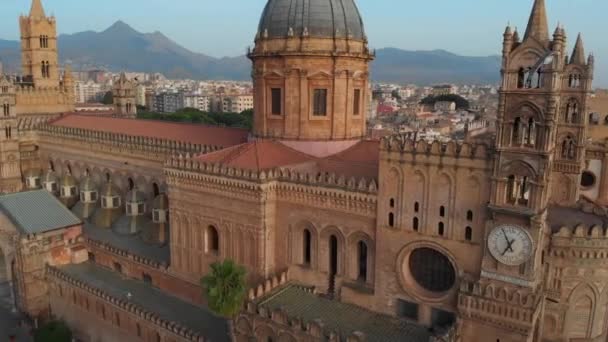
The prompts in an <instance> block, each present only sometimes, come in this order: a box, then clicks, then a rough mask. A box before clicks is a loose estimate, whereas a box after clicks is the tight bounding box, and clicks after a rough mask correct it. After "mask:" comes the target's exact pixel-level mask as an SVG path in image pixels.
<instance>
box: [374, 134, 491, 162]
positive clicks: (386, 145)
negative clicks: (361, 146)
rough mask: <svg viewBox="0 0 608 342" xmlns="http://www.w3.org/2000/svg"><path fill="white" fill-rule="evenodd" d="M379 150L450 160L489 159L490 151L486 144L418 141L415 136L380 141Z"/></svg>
mask: <svg viewBox="0 0 608 342" xmlns="http://www.w3.org/2000/svg"><path fill="white" fill-rule="evenodd" d="M380 150H381V151H385V152H399V153H411V154H421V155H427V156H440V157H451V158H470V159H484V160H487V159H490V158H491V152H492V151H491V149H490V148H489V147H488V146H487V145H486V144H473V143H468V142H455V141H450V142H447V143H443V142H439V141H433V142H430V143H429V142H426V141H425V140H418V139H417V137H416V135H415V134H398V135H393V136H389V137H385V138H383V139H382V143H381V144H380Z"/></svg>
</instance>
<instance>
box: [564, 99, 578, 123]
mask: <svg viewBox="0 0 608 342" xmlns="http://www.w3.org/2000/svg"><path fill="white" fill-rule="evenodd" d="M578 109H579V108H578V102H577V101H576V100H574V99H571V100H570V101H568V104H567V105H566V112H565V113H564V122H565V123H572V124H576V123H578V122H579V117H580V115H579V110H578Z"/></svg>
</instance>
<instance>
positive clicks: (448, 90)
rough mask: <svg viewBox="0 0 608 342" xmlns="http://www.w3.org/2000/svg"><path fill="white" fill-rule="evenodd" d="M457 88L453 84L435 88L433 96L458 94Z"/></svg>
mask: <svg viewBox="0 0 608 342" xmlns="http://www.w3.org/2000/svg"><path fill="white" fill-rule="evenodd" d="M456 90H457V89H456V87H455V86H453V85H451V84H442V85H437V86H434V87H433V93H432V94H433V96H441V95H450V94H455V93H456Z"/></svg>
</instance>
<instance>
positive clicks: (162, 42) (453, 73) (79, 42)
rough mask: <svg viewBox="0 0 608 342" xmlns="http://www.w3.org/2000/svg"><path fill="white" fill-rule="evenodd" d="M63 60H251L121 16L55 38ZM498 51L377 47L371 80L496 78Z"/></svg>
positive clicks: (150, 68) (177, 70)
mask: <svg viewBox="0 0 608 342" xmlns="http://www.w3.org/2000/svg"><path fill="white" fill-rule="evenodd" d="M19 45H20V44H19V42H17V41H10V40H0V60H2V61H3V62H4V63H5V64H6V66H7V69H9V70H13V71H15V70H18V68H19V65H20V61H19V58H20V52H19ZM58 45H59V54H60V56H59V58H60V61H61V63H71V64H72V65H73V69H74V70H77V69H79V68H87V67H100V68H107V69H109V70H111V71H121V70H129V71H137V72H160V73H162V74H164V75H165V76H167V77H169V78H193V79H215V80H219V79H227V80H248V79H250V75H251V63H250V61H249V60H248V59H247V57H246V56H236V57H220V58H216V57H212V56H209V55H206V54H204V53H198V52H193V51H191V50H189V49H187V48H185V47H183V46H181V45H179V44H178V43H176V42H174V41H173V40H171V39H170V38H169V37H167V36H166V35H164V34H163V33H162V32H160V31H155V32H151V33H141V32H139V31H137V30H135V29H134V28H133V27H131V26H130V25H129V24H127V23H126V22H124V21H122V20H117V21H116V22H115V23H114V24H112V25H111V26H109V27H108V28H106V29H105V30H103V31H100V32H97V31H91V30H88V31H83V32H77V33H73V34H61V35H59V37H58ZM499 70H500V56H487V57H469V56H460V55H457V54H454V53H452V52H449V51H446V50H443V49H435V50H429V51H424V50H415V51H411V50H403V49H398V48H394V47H388V48H382V49H378V50H376V59H375V60H374V61H373V62H372V64H371V74H372V79H373V80H374V81H382V82H394V83H415V84H419V85H429V84H435V83H441V82H449V83H496V82H498V81H499V77H500V74H499Z"/></svg>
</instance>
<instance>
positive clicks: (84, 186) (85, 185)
mask: <svg viewBox="0 0 608 342" xmlns="http://www.w3.org/2000/svg"><path fill="white" fill-rule="evenodd" d="M80 191H97V184H95V181H93V178H91V177H90V176H86V177H84V178H83V179H82V180H81V181H80Z"/></svg>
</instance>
